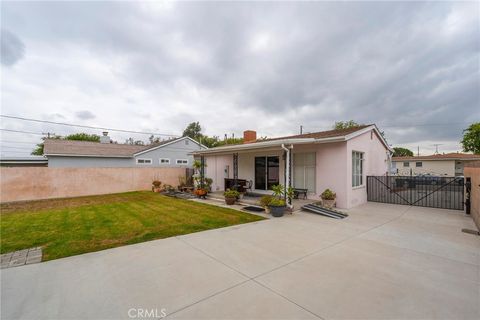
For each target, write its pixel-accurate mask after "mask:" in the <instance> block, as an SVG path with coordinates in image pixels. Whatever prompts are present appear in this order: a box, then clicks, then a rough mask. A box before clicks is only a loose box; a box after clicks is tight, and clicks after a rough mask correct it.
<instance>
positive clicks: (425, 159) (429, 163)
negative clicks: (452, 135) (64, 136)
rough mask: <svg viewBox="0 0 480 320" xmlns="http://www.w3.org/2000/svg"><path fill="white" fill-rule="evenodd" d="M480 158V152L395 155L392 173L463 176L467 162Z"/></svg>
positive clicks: (401, 174)
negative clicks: (413, 155) (414, 155)
mask: <svg viewBox="0 0 480 320" xmlns="http://www.w3.org/2000/svg"><path fill="white" fill-rule="evenodd" d="M478 160H480V155H479V154H468V153H446V154H434V155H429V156H416V157H393V158H392V169H391V172H392V174H396V175H400V176H409V175H414V176H417V175H432V176H448V177H458V176H463V167H464V164H465V162H468V161H478Z"/></svg>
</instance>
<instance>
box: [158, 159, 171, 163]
mask: <svg viewBox="0 0 480 320" xmlns="http://www.w3.org/2000/svg"><path fill="white" fill-rule="evenodd" d="M163 160H166V162H162V161H163ZM158 163H159V164H170V158H160V159H158Z"/></svg>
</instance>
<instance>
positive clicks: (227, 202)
mask: <svg viewBox="0 0 480 320" xmlns="http://www.w3.org/2000/svg"><path fill="white" fill-rule="evenodd" d="M235 201H237V198H235V197H234V198H227V197H225V203H226V204H228V205H229V206H231V205H233V204H235Z"/></svg>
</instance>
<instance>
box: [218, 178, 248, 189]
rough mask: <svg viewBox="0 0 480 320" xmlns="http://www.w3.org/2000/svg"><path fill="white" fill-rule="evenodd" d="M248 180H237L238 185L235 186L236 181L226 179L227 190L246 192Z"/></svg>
mask: <svg viewBox="0 0 480 320" xmlns="http://www.w3.org/2000/svg"><path fill="white" fill-rule="evenodd" d="M246 185H247V180H245V179H237V184H235V180H234V179H230V178H225V189H224V190H227V189H231V190H237V191H238V192H245V190H246V187H245V186H246Z"/></svg>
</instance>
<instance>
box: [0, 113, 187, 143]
mask: <svg viewBox="0 0 480 320" xmlns="http://www.w3.org/2000/svg"><path fill="white" fill-rule="evenodd" d="M0 117H2V118H8V119H16V120H22V121H32V122H40V123H49V124H56V125H61V126H70V127H79V128H87V129H100V130H108V131H118V132H127V133H138V134H148V135H154V136H168V137H178V136H177V135H174V134H168V133H158V132H143V131H133V130H122V129H114V128H105V127H95V126H86V125H81V124H72V123H64V122H55V121H48V120H39V119H31V118H23V117H16V116H9V115H3V114H1V115H0Z"/></svg>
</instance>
